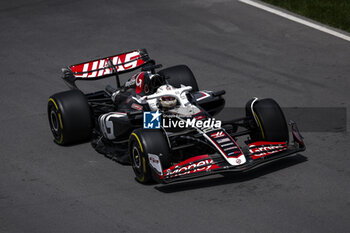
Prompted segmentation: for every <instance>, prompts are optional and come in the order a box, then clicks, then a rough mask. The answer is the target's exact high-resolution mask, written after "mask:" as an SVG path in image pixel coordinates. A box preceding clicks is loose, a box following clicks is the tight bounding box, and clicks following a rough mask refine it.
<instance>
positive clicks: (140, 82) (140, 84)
mask: <svg viewBox="0 0 350 233" xmlns="http://www.w3.org/2000/svg"><path fill="white" fill-rule="evenodd" d="M144 76H145V73H144V72H141V73H139V74H138V75H137V77H136V81H135V84H136V94H140V93H141V92H142V90H143V79H144Z"/></svg>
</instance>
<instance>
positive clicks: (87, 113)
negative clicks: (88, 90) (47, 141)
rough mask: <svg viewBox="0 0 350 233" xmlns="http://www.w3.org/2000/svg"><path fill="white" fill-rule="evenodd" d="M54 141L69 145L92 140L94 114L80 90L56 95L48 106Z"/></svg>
mask: <svg viewBox="0 0 350 233" xmlns="http://www.w3.org/2000/svg"><path fill="white" fill-rule="evenodd" d="M47 113H48V117H49V124H50V129H51V131H52V134H53V136H54V141H55V142H56V143H57V144H59V145H69V144H73V143H78V142H82V141H86V140H88V139H90V136H91V132H92V126H93V123H92V114H91V110H90V106H89V104H88V101H87V99H86V97H85V95H84V94H83V93H82V92H81V91H78V90H70V91H65V92H60V93H57V94H54V95H53V96H51V97H50V98H49V102H48V105H47Z"/></svg>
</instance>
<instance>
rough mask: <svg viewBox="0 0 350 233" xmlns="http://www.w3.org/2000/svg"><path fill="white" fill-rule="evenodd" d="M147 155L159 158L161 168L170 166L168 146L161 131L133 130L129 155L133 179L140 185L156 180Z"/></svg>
mask: <svg viewBox="0 0 350 233" xmlns="http://www.w3.org/2000/svg"><path fill="white" fill-rule="evenodd" d="M149 153H151V154H155V155H157V156H159V159H160V163H161V165H162V167H163V168H168V166H170V165H169V164H170V163H169V160H168V157H169V146H168V142H167V139H166V136H165V135H164V133H163V131H162V130H144V129H136V130H134V132H133V133H132V134H131V135H130V138H129V154H130V160H131V164H132V168H133V170H134V173H135V179H136V180H137V181H138V182H140V183H142V184H147V183H150V182H152V181H153V180H157V175H156V173H155V172H154V171H153V170H152V168H151V167H150V164H149V159H148V154H149ZM163 170H164V169H163Z"/></svg>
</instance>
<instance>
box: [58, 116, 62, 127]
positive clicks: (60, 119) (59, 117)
mask: <svg viewBox="0 0 350 233" xmlns="http://www.w3.org/2000/svg"><path fill="white" fill-rule="evenodd" d="M58 120H59V121H60V126H61V129H63V124H62V118H61V113H58Z"/></svg>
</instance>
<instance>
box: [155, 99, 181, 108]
mask: <svg viewBox="0 0 350 233" xmlns="http://www.w3.org/2000/svg"><path fill="white" fill-rule="evenodd" d="M159 103H160V106H161V107H163V108H168V109H169V108H174V107H175V106H176V104H177V99H176V98H175V97H173V96H162V97H160V99H159Z"/></svg>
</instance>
